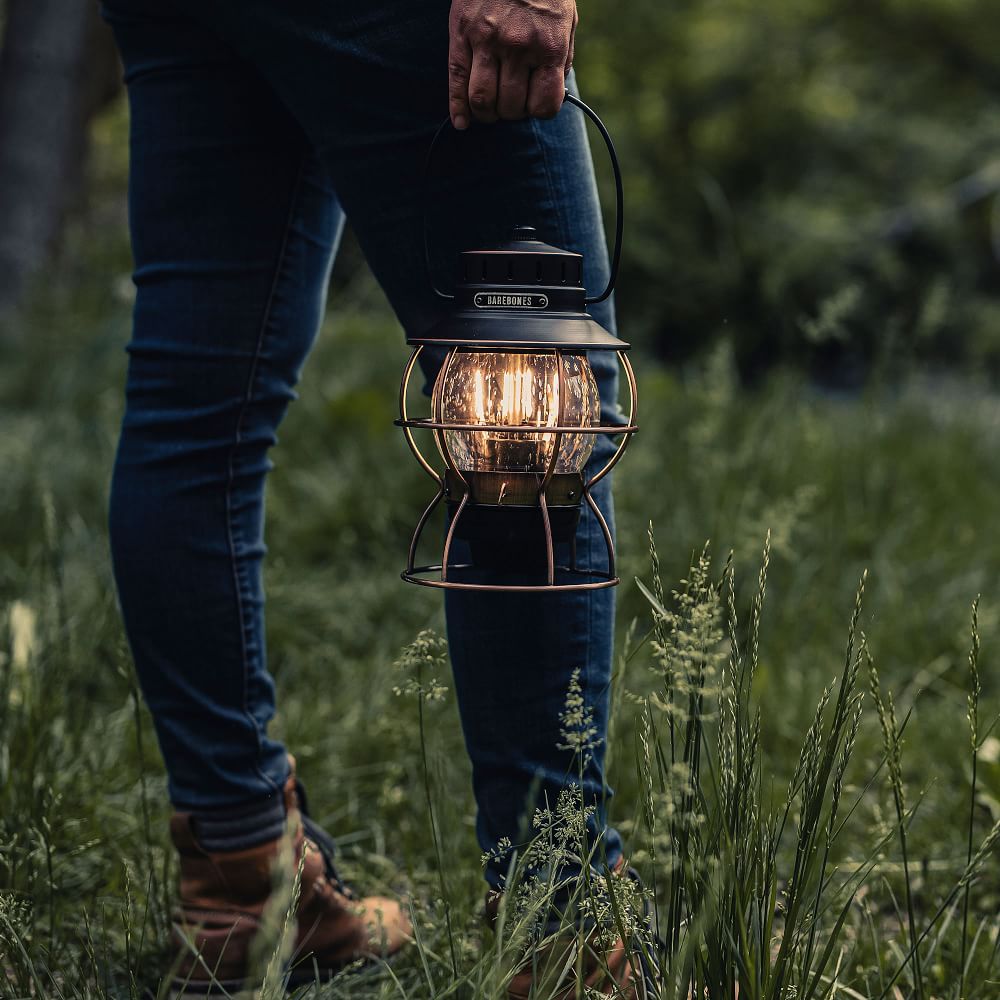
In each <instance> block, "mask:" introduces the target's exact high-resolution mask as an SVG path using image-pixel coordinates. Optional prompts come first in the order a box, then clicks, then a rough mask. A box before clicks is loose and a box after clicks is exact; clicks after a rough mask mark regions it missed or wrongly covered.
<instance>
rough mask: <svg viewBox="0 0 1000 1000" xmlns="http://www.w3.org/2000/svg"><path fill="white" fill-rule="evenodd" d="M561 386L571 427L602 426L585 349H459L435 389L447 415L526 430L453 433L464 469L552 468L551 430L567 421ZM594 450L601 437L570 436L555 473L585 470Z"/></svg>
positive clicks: (439, 409) (440, 410)
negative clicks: (575, 351)
mask: <svg viewBox="0 0 1000 1000" xmlns="http://www.w3.org/2000/svg"><path fill="white" fill-rule="evenodd" d="M560 390H561V391H562V394H563V399H562V411H563V412H562V426H563V427H590V426H593V425H596V424H597V423H599V421H600V398H599V396H598V393H597V381H596V380H595V378H594V372H593V370H592V369H591V367H590V363H589V362H588V361H587V357H586V355H585V354H565V353H564V354H562V355H561V356H559V355H556V354H555V353H554V352H549V353H527V352H521V351H479V350H475V349H471V348H461V349H459V351H458V352H457V353H456V354H455V357H454V358H453V359H452V362H451V364H450V365H446V366H445V368H444V369H442V372H441V374H440V375H439V376H438V379H437V382H436V384H435V386H434V399H435V411H436V413H437V414H438V415H439V419H440V420H441V421H442V422H444V423H456V424H475V425H477V426H482V427H483V428H490V427H494V426H507V427H511V426H513V427H517V428H518V429H517V430H503V431H501V430H488V429H484V430H481V431H480V430H476V431H471V430H469V431H445V432H444V434H445V439H446V443H447V446H448V449H449V451H450V452H451V455H452V458H453V459H454V461H455V464H456V465H457V467H458V469H459V471H461V472H534V473H545V471H546V470H547V469H548V466H549V463H550V462H551V460H552V449H553V448H554V447H555V439H556V435H555V434H553V433H546V432H545V431H544V428H546V427H557V426H560V423H559V416H560V415H559V405H560V400H559V394H560ZM522 428H523V429H522ZM593 447H594V435H593V434H573V433H572V432H570V433H564V434H563V435H562V437H561V439H560V442H559V455H558V457H557V458H556V466H555V472H556V473H574V472H577V473H578V472H581V471H582V470H583V467H584V465H585V464H586V462H587V459H588V458H589V457H590V453H591V451H592V450H593Z"/></svg>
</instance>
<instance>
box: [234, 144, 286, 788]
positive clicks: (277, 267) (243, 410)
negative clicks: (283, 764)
mask: <svg viewBox="0 0 1000 1000" xmlns="http://www.w3.org/2000/svg"><path fill="white" fill-rule="evenodd" d="M304 165H305V157H303V159H302V162H301V163H300V164H299V169H298V173H297V174H296V176H295V181H294V183H293V185H292V190H291V195H290V197H289V205H288V215H287V217H286V220H285V229H284V232H283V233H282V237H281V245H280V247H279V250H278V255H277V258H276V260H275V264H274V278H273V279H272V281H271V289H270V291H269V292H268V296H267V302H266V303H265V305H264V312H263V315H262V316H261V322H260V329H259V330H258V331H257V340H256V343H255V346H254V353H253V358H252V360H251V362H250V372H249V375H248V377H247V387H246V390H245V392H244V394H243V403H242V405H241V406H240V411H239V414H238V415H237V418H236V428H235V432H234V439H233V446H232V448H231V449H230V452H229V458H228V462H227V478H226V533H227V536H228V541H229V556H230V559H231V561H232V568H233V583H234V584H235V588H236V613H237V617H238V618H239V626H240V648H241V650H242V659H243V714H244V715H245V716H246V718H247V720H248V721H249V722H250V723H251V724H252V727H253V730H254V732H255V733H256V736H257V759H256V760H255V762H254V771H256V773H257V777H259V778H260V779H261V781H263V782H264V784H265V785H269V786H270V787H271V788H272V790H273V791H275V792H277V791H280V788H279V787H278V783H277V782H276V781H274V779H273V778H271V777H269V776H268V775H266V774H264V772H263V770H262V769H261V766H260V751H261V745H262V741H261V732H260V727H259V725H258V723H257V719H256V718H255V717H254V715H253V713H252V712H251V711H250V706H249V703H248V702H249V693H248V687H247V674H248V668H249V664H248V662H247V644H246V608H245V603H244V596H243V580H242V574H241V570H240V558H241V557H240V555H239V553H238V551H237V536H238V534H239V532H238V530H237V528H236V525H235V521H234V518H233V510H232V500H233V482H234V479H235V466H236V454H237V451H238V449H239V446H240V444H241V443H242V436H241V435H242V430H243V421H244V418H245V417H246V414H247V410H248V409H249V407H250V403H251V402H252V401H253V391H254V384H255V383H256V381H257V366H258V362H259V361H260V356H261V353H262V351H263V348H264V339H265V337H266V335H267V332H268V327H269V326H270V322H271V312H272V308H273V306H274V299H275V294H276V292H277V289H278V285H279V284H280V282H281V278H282V274H283V271H284V264H285V259H286V256H287V251H288V243H289V235H290V234H291V231H292V225H293V223H294V221H295V214H296V211H297V209H298V202H299V191H300V189H301V185H302V175H303V172H304ZM239 541H240V542H241V543H242V538H240V539H239ZM261 641H262V642H263V636H262V637H261Z"/></svg>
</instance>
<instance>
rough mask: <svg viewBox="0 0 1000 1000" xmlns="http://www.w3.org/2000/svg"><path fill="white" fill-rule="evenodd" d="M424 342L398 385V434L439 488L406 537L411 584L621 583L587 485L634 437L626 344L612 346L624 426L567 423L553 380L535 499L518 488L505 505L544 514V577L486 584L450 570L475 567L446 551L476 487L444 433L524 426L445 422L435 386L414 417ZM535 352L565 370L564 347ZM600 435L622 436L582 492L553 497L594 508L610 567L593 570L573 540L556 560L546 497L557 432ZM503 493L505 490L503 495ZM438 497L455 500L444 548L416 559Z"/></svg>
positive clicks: (483, 587)
mask: <svg viewBox="0 0 1000 1000" xmlns="http://www.w3.org/2000/svg"><path fill="white" fill-rule="evenodd" d="M425 346H426V344H418V345H417V346H416V348H415V349H414V351H413V353H412V354H411V355H410V359H409V361H408V362H407V365H406V368H405V369H404V372H403V378H402V381H401V383H400V390H399V418H398V419H397V420H396V421H395V423H396V425H397V426H399V427H402V428H403V433H404V435H405V436H406V441H407V444H408V445H409V446H410V450H411V451H412V452H413V454H414V456H415V457H416V459H417V461H418V462H419V463H420V465H421V467H422V468H423V469H424V471H425V472H426V473H427V474H428V475H429V476H430V477H431V479H433V480H434V482H435V483H436V484H437V493H436V494H435V495H434V497H433V499H432V500H431V502H430V503H429V504H428V505H427V507H426V509H425V510H424V512H423V514H422V515H421V516H420V519H419V521H418V522H417V526H416V528H415V529H414V532H413V537H412V539H411V540H410V549H409V554H408V557H407V562H406V569H405V570H404V571H403V573H402V574H401V576H402V578H403V579H404V580H406V581H407V582H408V583H415V584H418V585H420V586H423V587H439V588H444V589H454V590H480V591H509V592H520V593H526V592H527V593H534V592H563V591H574V590H599V589H601V588H604V587H614V586H616V585H617V584H618V583H620V582H621V581H620V579H619V577H618V576H617V573H616V569H615V547H614V540H613V539H612V537H611V529H610V528H609V527H608V523H607V521H606V520H605V518H604V515H603V514H602V513H601V510H600V508H599V507H598V506H597V503H596V501H595V500H594V498H593V496H592V495H591V491H592V490H593V488H594V486H595V485H596V484H597V483H599V482H600V481H601V480H602V479H603V478H604V477H605V476H606V475H607V474H608V473H609V472H610V471H611V470H612V469H613V468H614V467H615V466H616V465H617V464H618V462H619V460H620V459H621V457H622V455H623V454H624V453H625V449H626V448H627V447H628V444H629V442H630V440H631V438H632V435H633V434H634V433H635V432H636V431H637V430H638V425H637V423H636V417H637V401H638V395H637V392H636V384H635V373H634V372H633V370H632V365H631V364H630V362H629V360H628V356H627V355H626V353H625V351H624V350H617V351H616V352H615V353H616V355H617V357H618V361H619V364H620V365H621V367H622V370H623V371H624V373H625V378H626V380H627V382H628V387H629V415H628V420H627V422H626V423H625V424H624V425H619V424H597V425H589V426H588V425H580V426H566V424H565V418H564V409H565V407H564V389H563V385H564V379H563V378H562V377H560V378H559V380H558V386H559V395H558V397H557V400H558V403H557V412H558V414H559V416H558V418H557V422H556V425H555V426H551V427H550V426H546V427H544V428H539V429H538V432H537V433H538V434H539V436H540V435H542V434H545V435H549V434H551V435H552V436H553V445H552V456H551V458H550V459H549V462H548V467H547V468H546V470H545V472H544V473H530V474H525V475H533V476H534V477H535V479H536V484H535V488H534V497H533V502H528V503H525V502H523V501H525V500H527V499H529V498H528V497H526V496H525V495H524V492H523V491H521V494H520V495H519V496H518V497H517V499H518V500H521V501H522V502H521V503H515V504H508V505H507V506H508V508H509V507H519V508H521V509H525V508H535V509H537V511H538V513H539V518H540V520H541V526H542V534H543V540H544V552H545V582H544V583H522V584H491V583H471V582H464V581H461V580H456V579H455V578H454V576H455V574H461V573H462V571H467V570H475V569H480V568H481V567H479V566H477V565H476V564H475V563H472V562H469V563H452V562H451V561H450V555H451V551H452V547H453V542H454V540H455V538H456V534H457V532H458V528H459V525H460V521H461V519H462V517H463V515H466V514H467V512H468V510H469V508H470V505H474V498H473V489H472V485H471V483H470V477H469V476H468V473H462V472H461V471H460V470H459V468H458V465H457V463H456V461H455V457H454V455H453V454H452V451H451V447H450V445H449V443H448V438H447V435H446V433H445V432H446V431H463V432H470V433H488V432H497V431H500V432H504V431H516V432H523V431H524V430H525V428H524V427H523V426H520V425H516V426H515V425H503V424H492V423H491V424H459V423H450V422H448V421H445V420H444V419H443V414H442V412H441V411H442V402H441V398H440V393H437V392H435V393H434V396H433V400H432V411H433V412H432V415H431V416H430V417H411V416H410V415H409V414H408V412H407V405H406V396H407V389H408V388H409V383H410V377H411V375H412V373H413V369H414V367H415V366H416V363H417V360H418V358H419V357H420V353H421V352H422V351H423V349H424V347H425ZM491 349H492V350H495V351H500V352H502V351H504V350H505V347H504V345H501V344H492V345H491ZM511 349H513V350H516V349H517V347H516V346H514V345H511V347H510V348H507V350H511ZM459 350H460V346H459V345H455V346H452V347H451V349H450V350H449V351H448V354H447V356H446V357H445V360H444V363H443V365H442V368H441V372H440V373H439V374H438V376H437V380H436V383H435V384H436V385H439V384H441V382H442V380H443V379H444V378H445V376H446V375H447V372H448V370H449V368H450V366H451V365H452V363H453V361H454V359H455V355H456V354H457V353H458V351H459ZM533 351H534V352H536V353H549V352H551V353H552V354H554V355H555V357H556V359H557V362H556V363H557V366H558V367H557V370H558V372H559V373H560V376H561V374H562V371H563V357H564V356H565V355H566V354H567V353H568V352H567V351H566V350H565V349H564V348H561V347H551V348H542V347H535V348H533ZM414 430H426V431H430V432H431V433H432V434H433V436H434V439H435V441H436V443H437V447H438V450H439V452H440V454H441V456H442V457H443V459H444V461H445V464H446V469H445V471H444V472H443V473H442V472H438V471H437V469H435V467H434V466H433V465H432V464H431V462H430V461H428V459H427V458H426V456H425V455H424V454H423V452H422V451H421V450H420V446H419V445H418V444H417V441H416V439H415V437H414V434H413V432H414ZM569 433H572V434H594V435H598V434H603V435H610V436H619V435H620V436H621V440H620V441H619V442H618V446H617V448H616V449H615V452H614V454H613V455H612V456H611V457H610V458H609V459H608V461H607V462H606V463H605V464H604V465H603V466H602V467H601V468H600V470H599V471H598V472H596V473H595V474H594V475H592V476H591V477H590V478H589V479H586V478H584V477H581V488H580V491H579V496H578V497H574V496H573V495H572V494H573V491H569V495H568V496H567V495H566V491H565V490H564V491H563V492H562V495H561V496H559V497H558V498H557V499H559V500H561V501H566V500H567V499H568V500H569V501H570V503H568V504H567V503H565V502H564V503H562V504H561V505H560V506H563V507H567V506H582V504H584V503H586V505H587V506H588V507H589V508H590V510H591V511H592V512H593V515H594V517H596V518H597V523H598V524H599V525H600V527H601V531H602V533H603V535H604V542H605V545H606V547H607V555H608V568H607V571H606V572H605V571H603V570H598V569H595V568H593V567H591V568H589V569H580V568H579V567H578V566H577V560H576V545H575V540H573V541H572V542H571V543H570V560H569V563H568V564H565V565H559V564H557V562H556V558H555V540H554V537H553V530H552V518H551V516H550V507H551V506H552V501H553V497H552V496H551V495H550V494H551V491H552V487H553V483H554V481H555V470H556V465H557V463H558V460H559V455H560V446H561V443H562V437H563V435H564V434H569ZM456 490H459V491H460V495H459V496H457V497H456V496H455V492H456ZM501 496H502V493H501ZM442 501H448V502H450V503H451V504H452V505H453V506H454V510H453V512H452V516H451V518H450V521H449V524H448V527H447V531H446V532H445V538H444V546H443V549H442V553H441V560H440V562H438V563H432V564H429V565H417V563H416V560H417V548H418V546H419V544H420V539H421V537H422V535H423V532H424V528H425V527H426V526H427V523H428V521H429V520H430V517H431V515H432V514H433V513H434V511H435V510H436V509H437V507H438V505H439V504H440V503H441V502H442ZM479 506H481V507H490V506H496V507H498V508H499V507H501V506H502V503H501V504H496V505H494V504H489V503H487V504H480V505H479ZM557 577H560V578H565V577H568V578H570V579H571V580H572V582H557ZM574 577H579V579H578V580H573V579H572V578H574Z"/></svg>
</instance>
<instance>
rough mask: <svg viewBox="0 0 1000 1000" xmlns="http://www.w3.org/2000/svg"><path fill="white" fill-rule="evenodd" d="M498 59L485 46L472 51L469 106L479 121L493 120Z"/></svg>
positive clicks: (494, 116)
mask: <svg viewBox="0 0 1000 1000" xmlns="http://www.w3.org/2000/svg"><path fill="white" fill-rule="evenodd" d="M499 78H500V60H499V59H497V57H496V56H495V55H493V53H492V52H490V51H489V50H488V49H486V48H478V49H475V50H474V51H473V53H472V74H471V76H470V77H469V106H470V107H471V108H472V113H473V114H474V115H475V116H476V118H477V119H478V120H479V121H481V122H495V121H496V120H497V118H498V117H499V116H498V114H497V94H498V91H499V84H500V79H499Z"/></svg>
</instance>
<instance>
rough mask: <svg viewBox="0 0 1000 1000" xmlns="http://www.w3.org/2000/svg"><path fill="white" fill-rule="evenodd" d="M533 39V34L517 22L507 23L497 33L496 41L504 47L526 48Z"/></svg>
mask: <svg viewBox="0 0 1000 1000" xmlns="http://www.w3.org/2000/svg"><path fill="white" fill-rule="evenodd" d="M533 41H534V34H533V33H532V32H531V31H526V30H525V29H524V28H523V27H521V26H520V25H517V24H507V25H505V26H504V27H503V28H502V29H501V30H500V32H499V33H498V34H497V42H498V43H499V44H500V45H502V46H503V47H504V48H506V49H527V48H530V47H531V45H532V42H533Z"/></svg>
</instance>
